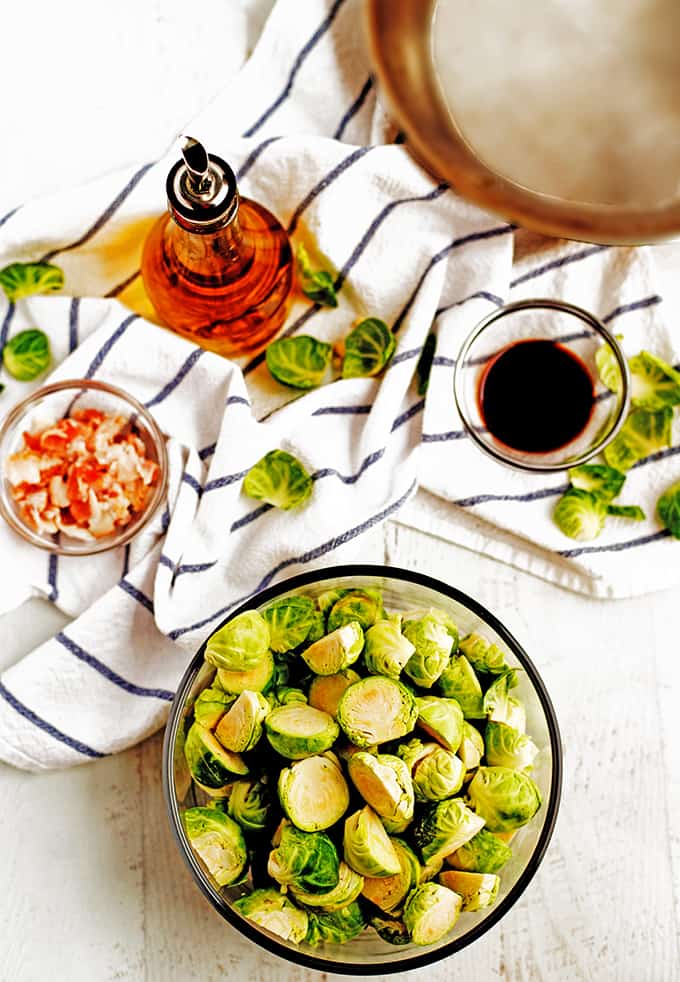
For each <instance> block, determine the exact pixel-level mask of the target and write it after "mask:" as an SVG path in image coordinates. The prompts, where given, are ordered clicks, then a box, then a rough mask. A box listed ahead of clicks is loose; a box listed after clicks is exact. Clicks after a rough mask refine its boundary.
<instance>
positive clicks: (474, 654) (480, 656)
mask: <svg viewBox="0 0 680 982" xmlns="http://www.w3.org/2000/svg"><path fill="white" fill-rule="evenodd" d="M458 650H459V651H460V653H461V655H465V657H466V658H467V660H468V661H469V662H470V664H471V665H472V667H473V668H474V670H475V672H486V673H487V675H500V674H501V673H502V672H507V670H508V666H507V664H506V662H505V652H504V651H503V650H502V648H499V647H498V645H497V644H492V643H491V642H490V641H487V639H486V638H484V637H482V635H481V634H468V635H467V637H464V638H463V639H462V640H461V642H460V645H459V647H458Z"/></svg>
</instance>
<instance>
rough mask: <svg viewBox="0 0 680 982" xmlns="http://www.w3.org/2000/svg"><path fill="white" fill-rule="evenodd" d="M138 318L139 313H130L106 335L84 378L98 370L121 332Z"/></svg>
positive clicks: (123, 332)
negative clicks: (111, 332)
mask: <svg viewBox="0 0 680 982" xmlns="http://www.w3.org/2000/svg"><path fill="white" fill-rule="evenodd" d="M138 318H139V314H130V315H129V317H126V318H125V320H124V321H122V322H121V323H120V324H119V325H118V327H117V328H116V330H115V331H114V332H113V334H110V335H109V336H108V338H107V339H106V341H105V342H104V344H103V345H102V346H101V348H100V349H99V351H98V352H97V354H96V355H95V356H94V358H93V359H92V361H91V362H90V367H89V368H88V369H87V371H86V372H85V378H92V376H93V375H95V374H96V373H97V372H98V371H99V369H100V368H101V366H102V362H103V361H104V359H105V358H106V356H107V355H108V353H109V351H110V350H111V348H113V346H114V344H115V343H116V341H118V340H119V339H120V338H121V337H122V336H123V334H125V332H126V331H127V329H128V327H129V326H130V324H132V322H133V321H136V320H138Z"/></svg>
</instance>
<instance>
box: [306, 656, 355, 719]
mask: <svg viewBox="0 0 680 982" xmlns="http://www.w3.org/2000/svg"><path fill="white" fill-rule="evenodd" d="M359 678H360V676H359V675H357V673H356V672H355V671H354V670H353V669H351V668H345V669H344V670H343V671H342V672H336V673H335V675H317V677H316V678H315V679H314V680H313V681H312V684H311V685H310V687H309V705H310V706H314V708H315V709H320V710H322V712H324V713H328V715H329V716H332V717H333V718H334V719H335V718H336V716H337V713H338V703H339V702H340V699H341V697H342V694H343V692H344V691H345V689H349V687H350V685H353V684H354V683H355V682H358V681H359Z"/></svg>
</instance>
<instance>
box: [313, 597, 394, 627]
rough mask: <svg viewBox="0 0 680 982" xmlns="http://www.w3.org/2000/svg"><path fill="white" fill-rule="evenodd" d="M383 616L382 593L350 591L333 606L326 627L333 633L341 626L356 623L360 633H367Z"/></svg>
mask: <svg viewBox="0 0 680 982" xmlns="http://www.w3.org/2000/svg"><path fill="white" fill-rule="evenodd" d="M384 616H385V610H384V608H383V602H382V593H381V592H380V591H379V590H350V592H349V593H346V594H344V596H342V597H340V598H339V599H338V600H336V601H335V603H334V604H333V606H332V608H331V610H330V611H329V614H328V622H327V624H326V627H327V629H328V630H329V631H334V630H335V629H336V628H338V627H342V626H343V624H351V623H353V622H354V621H356V622H357V623H358V624H359V625H360V626H361V629H362V631H367V630H368V628H369V627H372V625H373V624H376V623H377V622H378V621H380V620H382V619H383V618H384Z"/></svg>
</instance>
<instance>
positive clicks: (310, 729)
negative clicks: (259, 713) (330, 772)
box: [264, 702, 340, 760]
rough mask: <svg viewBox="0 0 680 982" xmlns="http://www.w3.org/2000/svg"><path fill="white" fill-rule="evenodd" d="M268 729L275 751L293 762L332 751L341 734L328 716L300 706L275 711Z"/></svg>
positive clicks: (267, 726)
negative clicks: (325, 751)
mask: <svg viewBox="0 0 680 982" xmlns="http://www.w3.org/2000/svg"><path fill="white" fill-rule="evenodd" d="M264 728H265V731H266V734H267V739H268V740H269V742H270V743H271V745H272V747H273V748H274V750H276V751H277V753H280V754H281V755H282V756H283V757H289V758H290V759H291V760H301V759H302V758H303V757H312V756H313V755H314V754H320V753H322V752H323V751H324V750H329V749H330V748H331V747H332V746H333V744H334V742H335V740H336V739H337V736H338V734H339V732H340V730H339V728H338V724H337V723H336V722H335V720H334V719H333V717H332V716H329V715H328V713H322V712H321V711H320V710H318V709H314V707H313V706H306V705H304V704H302V703H298V702H295V703H291V704H290V705H288V706H280V707H279V708H278V709H274V710H272V712H271V713H270V714H269V716H267V717H266V719H265V721H264Z"/></svg>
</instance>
